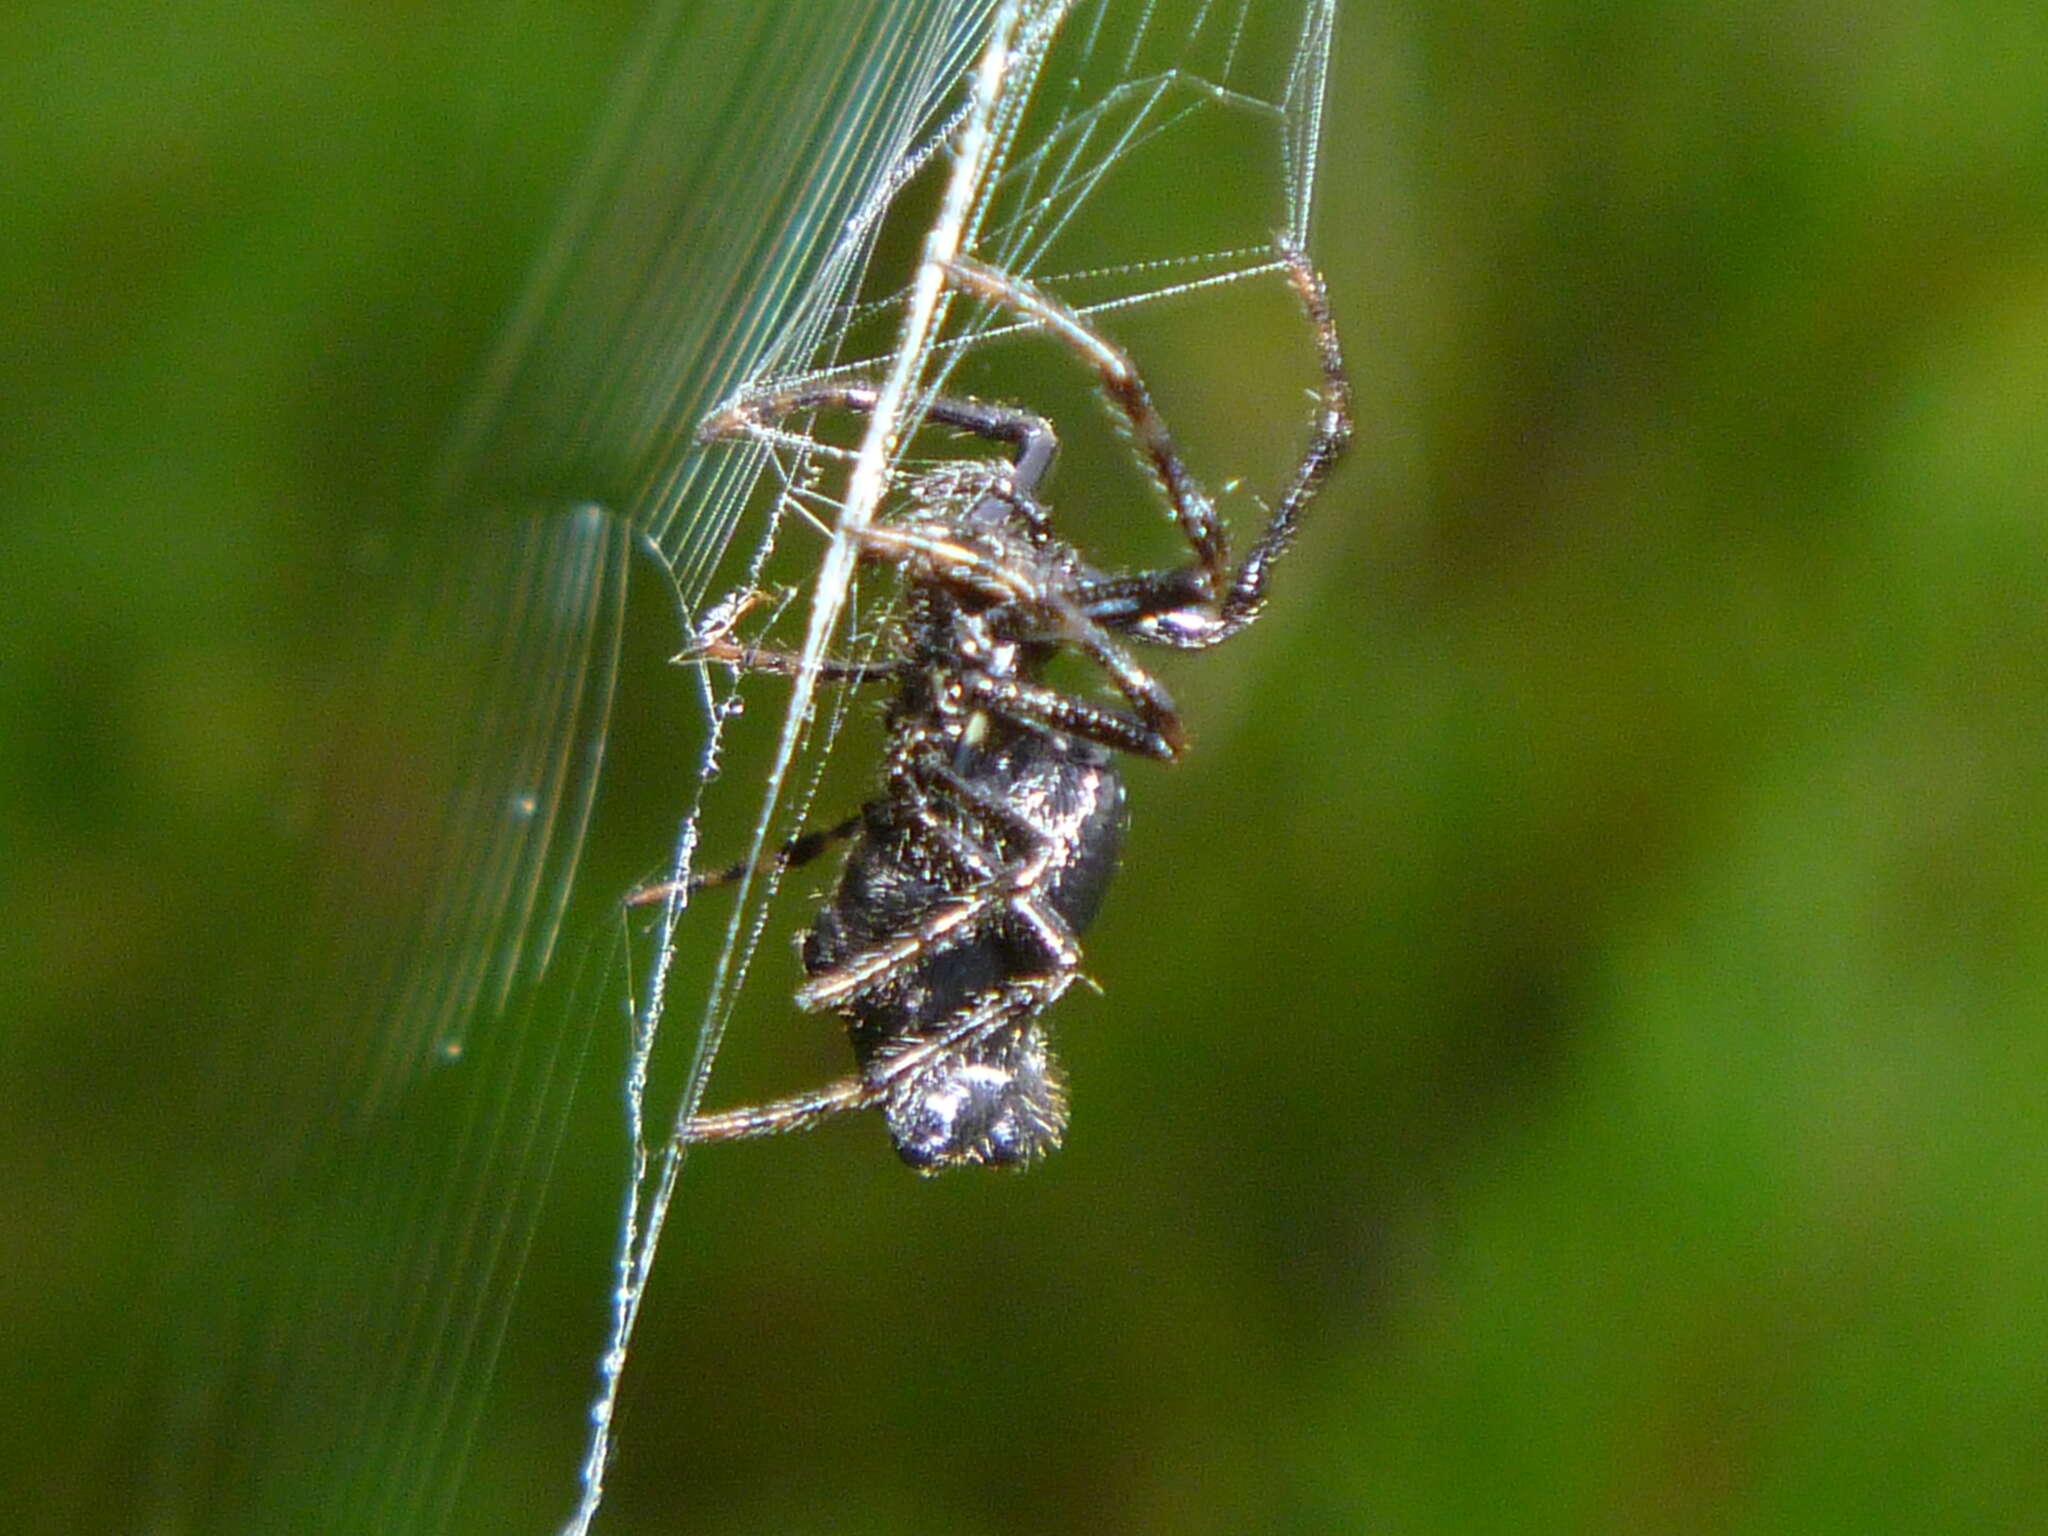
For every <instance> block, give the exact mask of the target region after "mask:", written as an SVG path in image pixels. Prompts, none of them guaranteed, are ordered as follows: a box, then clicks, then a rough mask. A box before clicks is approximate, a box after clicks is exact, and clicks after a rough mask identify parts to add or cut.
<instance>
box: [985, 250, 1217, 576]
mask: <svg viewBox="0 0 2048 1536" xmlns="http://www.w3.org/2000/svg"><path fill="white" fill-rule="evenodd" d="M946 275H947V277H948V279H949V280H950V281H951V282H952V284H953V286H954V287H956V288H958V289H959V290H960V291H961V292H963V293H967V294H971V295H972V296H974V297H975V298H978V299H982V300H984V301H986V302H988V303H990V304H996V305H1000V306H1001V307H1003V308H1004V309H1007V310H1010V311H1012V312H1013V313H1015V314H1018V315H1021V316H1023V317H1024V318H1025V319H1026V320H1030V321H1034V322H1036V323H1037V324H1038V325H1040V326H1042V327H1043V328H1044V329H1045V330H1046V331H1047V332H1048V333H1049V334H1051V335H1053V336H1055V337H1057V338H1058V339H1059V340H1061V341H1063V342H1065V343H1066V344H1067V346H1068V347H1069V348H1070V349H1072V350H1073V351H1074V352H1075V353H1077V354H1078V355H1079V356H1080V357H1081V358H1082V360H1083V361H1085V362H1086V363H1087V364H1088V365H1089V366H1090V367H1092V368H1093V369H1094V370H1095V372H1096V374H1097V375H1098V376H1099V377H1100V378H1101V380H1102V389H1103V393H1105V394H1106V395H1108V396H1109V400H1110V404H1112V405H1114V406H1115V407H1116V408H1117V410H1118V411H1119V412H1120V413H1121V414H1122V415H1123V418H1124V420H1125V421H1126V422H1127V423H1128V424H1129V426H1130V429H1131V436H1132V437H1133V438H1134V439H1135V440H1136V442H1137V444H1138V449H1139V451H1140V452H1141V453H1143V454H1144V456H1145V461H1146V463H1147V464H1148V465H1150V467H1151V470H1152V475H1153V478H1154V479H1155V480H1156V481H1157V482H1158V484H1159V488H1160V489H1161V490H1162V491H1164V492H1165V493H1166V499H1167V501H1168V503H1169V504H1170V505H1171V506H1172V508H1173V516H1174V521H1175V522H1176V523H1178V524H1179V525H1180V530H1181V533H1182V535H1183V536H1184V537H1185V538H1186V539H1187V541H1188V547H1189V548H1190V549H1192V550H1193V551H1194V555H1195V562H1196V567H1197V570H1198V571H1199V573H1200V578H1201V580H1202V582H1203V585H1204V588H1205V590H1207V591H1208V592H1209V593H1210V594H1211V595H1212V596H1213V595H1215V594H1217V593H1220V592H1221V591H1222V590H1223V587H1224V583H1225V580H1226V579H1227V578H1228V576H1229V575H1230V538H1229V535H1228V534H1227V533H1226V532H1225V531H1224V527H1223V520H1222V519H1221V518H1219V517H1218V516H1217V515H1216V508H1215V505H1214V503H1212V502H1211V501H1210V500H1209V496H1208V493H1207V492H1205V491H1204V490H1203V489H1202V487H1201V485H1200V484H1199V483H1198V482H1197V481H1196V479H1195V477H1194V474H1193V472H1192V471H1190V470H1189V469H1188V467H1187V465H1186V463H1184V462H1183V461H1182V459H1181V456H1180V451H1179V450H1178V449H1176V448H1175V447H1174V446H1173V434H1172V433H1170V432H1169V431H1168V430H1167V428H1166V419H1165V418H1164V417H1163V416H1161V415H1160V414H1159V408H1158V406H1156V405H1154V404H1153V403H1152V392H1151V390H1149V389H1148V388H1146V385H1145V380H1144V378H1143V376H1142V375H1141V374H1139V372H1138V369H1137V365H1136V364H1134V363H1133V362H1132V361H1131V358H1130V354H1129V353H1127V352H1125V351H1124V349H1123V348H1122V347H1120V346H1118V345H1117V344H1116V343H1115V342H1113V341H1111V340H1110V339H1109V338H1108V337H1107V336H1104V335H1103V334H1102V333H1101V332H1100V331H1098V330H1096V329H1095V328H1094V327H1093V326H1091V325H1090V324H1088V322H1087V321H1085V320H1083V319H1082V318H1081V317H1080V316H1079V315H1077V314H1075V313H1074V312H1073V310H1071V309H1069V308H1068V307H1067V306H1066V305H1064V304H1062V303H1061V302H1060V301H1059V300H1057V299H1055V298H1053V297H1051V296H1050V295H1049V294H1046V293H1043V292H1041V291H1040V290H1039V289H1037V288H1035V287H1033V286H1032V285H1031V284H1030V283H1028V282H1026V281H1025V280H1024V279H1023V278H1021V277H1013V276H1011V275H1010V274H1009V273H1007V272H1000V271H998V270H996V269H995V268H994V267H991V266H987V265H985V264H983V263H982V262H979V261H976V260H975V259H974V258H973V257H971V256H956V257H954V258H953V260H952V261H951V262H950V263H948V265H947V268H946Z"/></svg>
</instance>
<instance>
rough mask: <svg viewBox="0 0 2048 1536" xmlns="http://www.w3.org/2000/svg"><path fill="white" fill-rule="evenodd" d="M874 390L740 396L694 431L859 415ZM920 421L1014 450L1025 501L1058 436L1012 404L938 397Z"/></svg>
mask: <svg viewBox="0 0 2048 1536" xmlns="http://www.w3.org/2000/svg"><path fill="white" fill-rule="evenodd" d="M879 395H880V391H879V390H877V389H876V388H875V386H874V385H872V384H864V383H852V384H831V383H815V384H797V385H793V386H791V387H790V388H787V389H773V390H768V391H765V392H763V393H761V394H758V395H743V396H741V397H740V398H739V399H738V400H736V401H734V402H733V403H732V404H731V405H728V406H727V407H725V408H724V409H723V410H721V411H720V412H719V413H718V414H717V415H715V416H713V417H711V418H710V420H708V421H706V422H705V423H704V425H703V426H702V427H700V428H699V429H698V431H697V436H698V438H699V439H709V438H718V437H735V436H745V435H746V434H747V433H748V432H749V431H750V430H751V429H753V428H755V427H757V426H762V425H765V424H767V423H769V422H774V421H779V420H781V419H782V418H783V417H784V416H789V415H793V414H794V413H795V412H797V411H805V410H841V411H852V412H855V413H856V414H858V415H862V416H865V415H867V414H868V413H869V412H871V411H873V410H874V408H875V401H876V399H877V398H878V397H879ZM923 419H924V420H925V421H928V422H930V421H935V422H937V423H938V424H939V425H940V426H942V427H957V428H958V429H959V430H961V431H962V432H966V433H970V434H971V435H973V436H975V437H985V438H987V439H989V440H990V441H991V442H997V443H1009V444H1012V445H1013V446H1014V447H1015V448H1016V450H1017V452H1016V456H1015V457H1014V458H1012V459H1011V460H1010V484H1011V491H1012V494H1014V495H1016V496H1019V497H1029V496H1031V495H1032V494H1033V493H1034V492H1036V491H1037V489H1038V484H1039V482H1040V481H1041V480H1043V479H1044V478H1045V476H1046V472H1047V471H1048V470H1050V469H1051V468H1052V461H1053V458H1054V456H1055V455H1057V454H1058V452H1059V446H1060V440H1059V434H1058V433H1056V432H1055V431H1054V430H1053V425H1052V423H1051V422H1049V421H1047V420H1046V419H1045V418H1044V417H1043V416H1040V415H1037V414H1036V413H1034V412H1031V411H1025V410H1019V409H1017V408H1016V407H1015V406H1008V405H991V404H988V403H987V402H985V401H981V400H966V399H961V398H958V397H955V396H951V395H940V396H938V397H937V398H935V399H933V400H931V401H929V402H927V403H926V405H925V408H924V412H923Z"/></svg>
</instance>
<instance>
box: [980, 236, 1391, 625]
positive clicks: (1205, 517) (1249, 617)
mask: <svg viewBox="0 0 2048 1536" xmlns="http://www.w3.org/2000/svg"><path fill="white" fill-rule="evenodd" d="M1276 254H1277V257H1278V259H1279V261H1280V263H1281V265H1282V267H1283V268H1284V269H1285V270H1286V272H1287V276H1288V281H1289V283H1290V284H1291V285H1292V286H1293V288H1294V290H1295V292H1296V294H1297V295H1298V296H1299V297H1300V299H1301V303H1302V307H1303V309H1304V310H1305V311H1306V312H1307V315H1308V319H1309V324H1310V327H1311V329H1312V330H1313V332H1314V335H1315V343H1316V352H1317V357H1318V360H1319V361H1320V363H1321V367H1322V374H1323V386H1322V389H1321V391H1320V394H1319V402H1320V403H1319V407H1318V410H1317V416H1316V430H1315V433H1314V435H1313V436H1312V438H1311V439H1310V442H1309V445H1308V447H1307V449H1306V450H1305V451H1304V453H1303V455H1302V457H1301V459H1300V461H1299V462H1298V463H1297V465H1296V467H1295V471H1294V476H1293V478H1292V480H1291V481H1290V482H1289V485H1288V488H1287V491H1286V493H1285V494H1284V495H1283V496H1282V497H1281V499H1280V501H1279V503H1278V504H1277V505H1276V506H1275V507H1274V509H1273V513H1272V516H1271V517H1270V518H1269V519H1268V520H1267V523H1266V526H1265V528H1264V529H1263V530H1262V531H1261V532H1260V534H1259V536H1258V538H1257V539H1255V540H1254V541H1253V542H1252V546H1251V548H1250V550H1249V551H1247V553H1246V555H1245V558H1244V562H1243V564H1242V565H1240V566H1238V567H1237V569H1236V571H1235V573H1233V572H1232V571H1231V569H1230V552H1229V540H1228V536H1227V534H1226V533H1225V531H1224V528H1223V523H1222V521H1221V519H1220V518H1218V516H1217V515H1216V509H1215V506H1214V504H1213V503H1212V502H1211V501H1210V500H1209V498H1208V496H1207V495H1206V494H1205V493H1204V492H1203V491H1202V489H1201V487H1200V486H1199V485H1198V484H1197V483H1196V481H1195V478H1194V476H1193V474H1192V473H1191V472H1190V471H1189V470H1188V468H1187V466H1186V465H1185V464H1184V463H1182V461H1181V458H1180V455H1179V453H1178V452H1177V451H1176V450H1175V448H1174V446H1173V438H1172V435H1171V434H1170V433H1169V432H1168V431H1167V427H1166V422H1165V420H1164V418H1162V417H1161V416H1160V414H1159V409H1158V407H1157V406H1155V405H1154V404H1153V403H1152V396H1151V392H1150V391H1149V390H1148V389H1147V388H1146V387H1145V383H1144V380H1143V378H1142V377H1140V375H1139V374H1138V371H1137V368H1136V366H1135V365H1134V364H1133V363H1132V362H1131V359H1130V356H1129V354H1128V353H1126V352H1125V351H1124V350H1123V349H1122V348H1121V347H1119V346H1118V345H1117V344H1116V343H1115V342H1113V341H1111V340H1109V338H1108V337H1106V336H1104V335H1103V334H1102V333H1101V332H1099V331H1097V330H1096V329H1095V328H1094V327H1092V326H1091V325H1089V324H1088V322H1087V321H1086V320H1084V319H1082V318H1081V317H1080V316H1079V315H1077V314H1075V313H1074V311H1073V310H1071V309H1069V308H1068V307H1067V306H1066V305H1064V304H1062V303H1060V302H1059V300H1057V299H1054V298H1052V297H1051V296H1050V295H1048V294H1045V293H1043V292H1041V291H1040V290H1039V289H1037V288H1035V287H1033V286H1032V285H1031V284H1030V283H1028V282H1026V281H1025V280H1024V279H1022V278H1019V277H1013V276H1011V275H1009V274H1008V273H1005V272H1000V271H997V270H996V269H995V268H993V267H990V266H986V265H984V264H983V263H981V262H978V261H975V260H974V259H973V258H972V257H967V256H960V257H955V258H954V260H953V261H952V263H951V264H950V265H949V267H948V269H947V272H948V276H949V277H950V278H951V280H952V281H953V283H954V285H955V286H956V287H958V288H960V289H961V290H962V291H963V292H966V293H969V294H972V295H973V296H974V297H976V298H979V299H982V300H985V301H986V302H988V303H991V304H999V305H1001V306H1003V307H1004V308H1006V309H1009V310H1011V311H1013V312H1014V313H1016V314H1018V315H1021V316H1023V317H1024V318H1025V319H1027V320H1031V321H1034V322H1036V323H1037V324H1038V325H1040V326H1042V327H1043V328H1044V329H1045V330H1046V331H1047V332H1048V333H1050V334H1051V335H1053V336H1055V337H1057V338H1058V339H1059V340H1061V341H1062V342H1064V343H1065V344H1066V345H1067V346H1068V347H1069V348H1071V349H1072V350H1073V351H1074V352H1076V353H1078V354H1079V355H1080V356H1081V358H1082V359H1083V360H1084V361H1086V362H1087V363H1088V364H1089V366H1090V367H1092V368H1093V369H1094V370H1095V371H1096V373H1097V374H1098V375H1099V376H1100V378H1101V380H1102V387H1103V391H1104V393H1106V394H1107V395H1108V396H1109V399H1110V403H1111V404H1113V405H1114V406H1115V407H1116V408H1117V410H1118V411H1119V412H1120V413H1122V415H1123V417H1124V419H1125V420H1126V421H1127V422H1128V423H1129V424H1130V428H1131V433H1132V436H1133V437H1134V438H1135V439H1136V440H1137V443H1138V446H1139V448H1140V449H1141V450H1142V452H1143V453H1144V455H1145V458H1146V460H1147V462H1148V463H1149V464H1150V465H1151V468H1152V472H1153V475H1154V478H1155V479H1156V480H1157V481H1158V483H1159V486H1160V488H1161V489H1162V490H1163V491H1164V492H1165V493H1166V498H1167V501H1168V502H1169V503H1170V504H1171V506H1172V509H1173V514H1174V519H1175V521H1176V522H1177V523H1178V524H1179V525H1180V528H1181V531H1182V533H1183V535H1184V536H1185V537H1186V538H1187V541H1188V545H1189V547H1190V548H1191V549H1192V550H1193V552H1194V557H1195V558H1194V564H1193V565H1192V566H1190V567H1187V568H1185V569H1181V570H1175V571H1156V572H1140V573H1137V574H1134V575H1126V576H1112V577H1099V578H1095V579H1092V580H1088V581H1084V582H1082V583H1081V584H1080V589H1079V594H1078V601H1079V605H1080V607H1081V609H1082V611H1084V612H1085V613H1086V614H1087V615H1088V616H1089V618H1091V619H1092V620H1094V621H1095V622H1096V623H1098V624H1100V625H1102V626H1103V627H1105V628H1107V629H1111V630H1116V631H1121V632H1128V633H1132V634H1136V635H1138V636H1140V637H1141V638H1143V639H1146V640H1149V641H1153V642H1155V643H1157V644H1161V645H1169V646H1174V647H1177V648H1179V649H1183V650H1199V649H1203V648H1205V647H1208V646H1211V645H1217V644H1220V643H1221V642H1222V641H1225V640H1228V639H1229V638H1230V637H1231V636H1233V635H1235V634H1238V633H1239V632H1241V631H1242V630H1244V629H1245V628H1246V627H1247V626H1249V625H1250V624H1251V623H1252V621H1253V620H1255V619H1256V618H1257V617H1258V615H1259V610H1260V608H1261V606H1262V605H1263V604H1264V602H1265V592H1266V582H1267V579H1268V576H1269V574H1270V572H1271V569H1272V567H1273V565H1274V564H1275V563H1276V562H1277V561H1278V560H1279V559H1280V557H1281V556H1282V555H1284V554H1285V553H1286V552H1287V549H1288V547H1289V546H1290V545H1291V544H1292V543H1293V541H1294V536H1295V534H1296V533H1297V532H1298V531H1299V529H1300V525H1301V518H1302V513H1303V512H1304V510H1305V509H1306V508H1307V506H1308V504H1309V503H1310V502H1311V501H1312V500H1314V498H1315V495H1316V493H1317V492H1318V491H1319V490H1321V488H1322V484H1323V482H1324V480H1326V479H1327V478H1328V477H1329V473H1330V470H1331V468H1332V466H1334V465H1335V464H1336V462H1337V460H1338V458H1339V457H1340V456H1341V455H1342V454H1343V452H1344V449H1345V447H1346V445H1347V444H1349V442H1350V440H1351V431H1352V417H1351V383H1350V378H1349V376H1348V375H1347V373H1346V372H1345V368H1344V355H1343V350H1342V348H1341V346H1340V345H1339V343H1338V339H1337V326H1336V321H1335V319H1334V318H1333V316H1332V315H1331V313H1330V302H1329V295H1328V293H1327V291H1326V290H1325V288H1324V285H1323V279H1322V275H1321V274H1320V273H1319V272H1317V271H1316V269H1315V268H1314V267H1313V266H1311V265H1310V264H1309V261H1308V258H1307V256H1306V255H1305V254H1304V253H1303V252H1302V251H1301V250H1300V249H1299V248H1298V247H1296V246H1294V245H1293V244H1292V243H1290V242H1286V241H1282V242H1281V243H1280V244H1279V245H1278V246H1277V247H1276Z"/></svg>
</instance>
